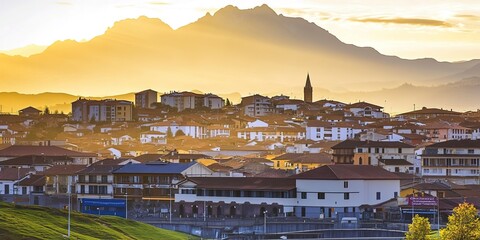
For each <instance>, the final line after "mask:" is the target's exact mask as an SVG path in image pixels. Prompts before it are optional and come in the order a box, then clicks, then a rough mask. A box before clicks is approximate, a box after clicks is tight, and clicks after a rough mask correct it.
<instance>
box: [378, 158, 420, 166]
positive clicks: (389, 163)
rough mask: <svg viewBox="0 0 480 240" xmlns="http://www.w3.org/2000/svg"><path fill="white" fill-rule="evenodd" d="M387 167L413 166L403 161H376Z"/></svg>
mask: <svg viewBox="0 0 480 240" xmlns="http://www.w3.org/2000/svg"><path fill="white" fill-rule="evenodd" d="M378 161H380V162H381V163H383V164H385V165H387V166H410V165H413V164H412V163H410V162H409V161H407V160H405V159H380V160H378Z"/></svg>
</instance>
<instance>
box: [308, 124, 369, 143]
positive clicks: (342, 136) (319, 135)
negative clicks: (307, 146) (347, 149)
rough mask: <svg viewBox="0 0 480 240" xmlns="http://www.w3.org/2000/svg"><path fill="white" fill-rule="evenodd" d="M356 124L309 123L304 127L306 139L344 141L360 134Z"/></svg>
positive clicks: (359, 128) (360, 129)
mask: <svg viewBox="0 0 480 240" xmlns="http://www.w3.org/2000/svg"><path fill="white" fill-rule="evenodd" d="M361 131H362V128H361V127H360V126H359V125H358V124H354V123H347V122H325V121H309V122H307V127H306V132H307V135H306V139H310V140H313V141H322V140H326V141H344V140H347V139H352V138H354V137H355V135H356V134H358V133H360V132H361Z"/></svg>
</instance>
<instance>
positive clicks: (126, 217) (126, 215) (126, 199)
mask: <svg viewBox="0 0 480 240" xmlns="http://www.w3.org/2000/svg"><path fill="white" fill-rule="evenodd" d="M125 219H128V189H127V188H125Z"/></svg>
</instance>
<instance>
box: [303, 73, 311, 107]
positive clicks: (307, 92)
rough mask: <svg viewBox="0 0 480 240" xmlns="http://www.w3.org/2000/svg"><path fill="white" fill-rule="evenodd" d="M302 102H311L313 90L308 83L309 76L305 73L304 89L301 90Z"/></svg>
mask: <svg viewBox="0 0 480 240" xmlns="http://www.w3.org/2000/svg"><path fill="white" fill-rule="evenodd" d="M303 101H305V102H307V103H311V102H312V101H313V88H312V83H311V82H310V74H309V73H307V82H305V87H304V88H303Z"/></svg>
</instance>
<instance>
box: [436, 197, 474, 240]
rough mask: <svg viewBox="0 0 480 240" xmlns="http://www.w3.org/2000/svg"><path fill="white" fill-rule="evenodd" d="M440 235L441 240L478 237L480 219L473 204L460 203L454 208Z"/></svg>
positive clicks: (466, 239) (460, 239)
mask: <svg viewBox="0 0 480 240" xmlns="http://www.w3.org/2000/svg"><path fill="white" fill-rule="evenodd" d="M440 236H441V239H443V240H470V239H480V220H479V218H478V215H477V209H476V208H475V207H474V206H473V204H470V203H462V204H460V205H458V206H457V207H456V208H454V209H453V214H452V215H450V216H448V223H447V227H446V228H445V229H442V230H441V231H440Z"/></svg>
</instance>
